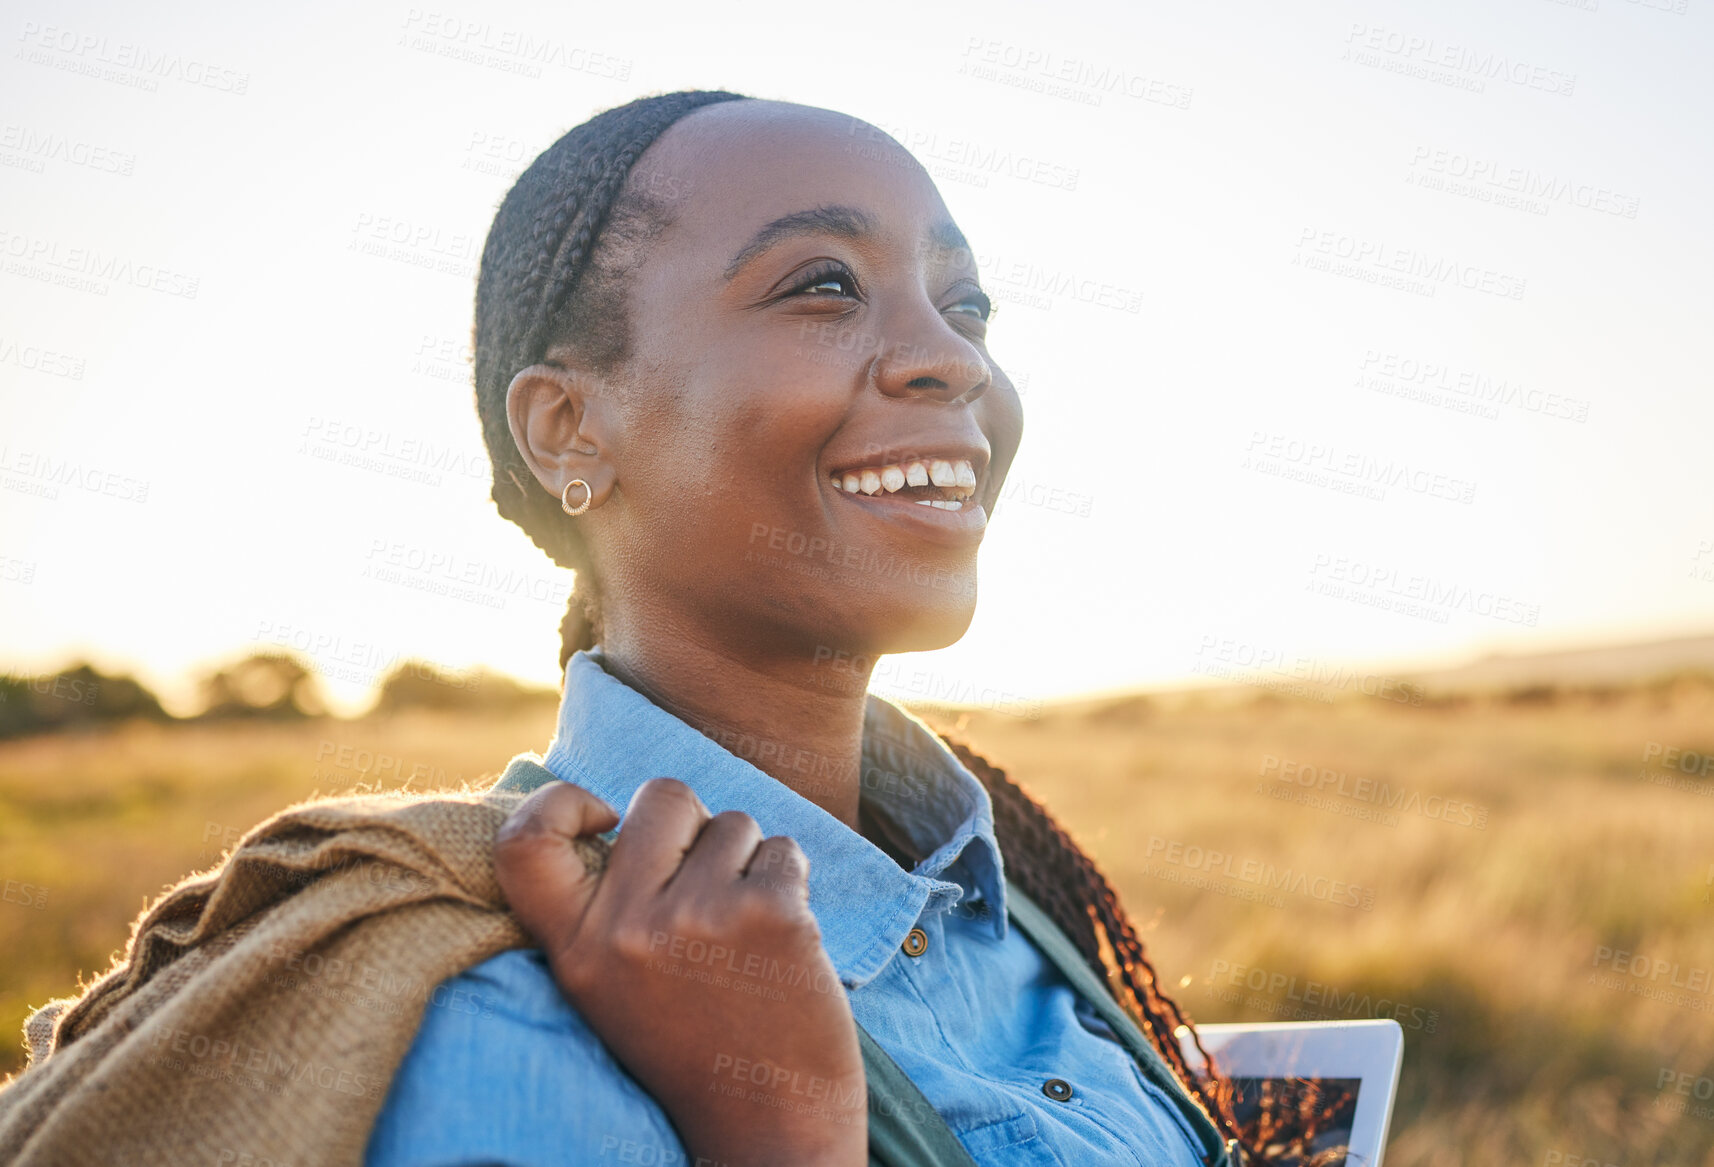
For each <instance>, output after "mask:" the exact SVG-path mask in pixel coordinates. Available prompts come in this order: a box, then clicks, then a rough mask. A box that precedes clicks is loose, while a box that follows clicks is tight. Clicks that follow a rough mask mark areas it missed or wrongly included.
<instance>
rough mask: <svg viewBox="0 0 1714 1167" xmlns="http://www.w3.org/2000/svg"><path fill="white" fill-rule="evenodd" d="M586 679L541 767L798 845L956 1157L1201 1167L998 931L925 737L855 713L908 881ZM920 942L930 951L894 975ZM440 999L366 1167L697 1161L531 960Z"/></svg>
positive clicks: (857, 975)
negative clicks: (722, 815) (651, 786)
mask: <svg viewBox="0 0 1714 1167" xmlns="http://www.w3.org/2000/svg"><path fill="white" fill-rule="evenodd" d="M601 662H602V658H601V654H600V649H599V648H597V649H594V650H592V651H589V652H581V653H578V654H577V655H575V656H574V657H573V658H572V660H571V662H570V664H569V665H568V667H567V669H566V682H565V695H564V698H563V700H562V703H561V706H560V714H559V726H558V731H557V733H556V736H555V738H554V740H553V742H552V744H551V745H550V747H549V749H548V753H547V756H546V757H545V758H544V759H543V760H542V761H543V765H545V766H546V767H547V768H548V769H549V770H551V771H552V772H553V773H554V774H555V775H557V776H558V777H560V778H562V779H564V780H566V781H568V782H575V783H577V784H578V785H580V786H583V787H584V788H586V789H588V790H590V791H592V792H594V793H595V794H597V795H599V796H600V797H601V798H603V799H605V800H606V801H607V802H608V803H609V804H610V805H612V806H613V807H614V808H615V809H616V810H619V811H620V812H623V811H624V809H625V807H626V806H627V804H628V803H629V802H630V799H631V795H632V793H633V792H634V791H635V790H636V788H637V787H638V786H640V785H641V784H642V783H643V782H645V781H647V780H648V779H650V778H654V777H657V776H662V775H666V776H671V777H675V778H678V779H680V780H681V781H683V782H684V783H686V784H687V785H688V786H690V787H691V789H693V790H695V791H696V793H697V795H698V797H700V798H701V799H702V801H703V803H704V804H706V805H707V807H708V808H709V810H710V811H711V812H716V813H718V812H719V811H723V810H742V811H746V812H747V813H749V814H750V815H751V816H752V817H754V818H755V820H756V822H757V823H758V824H759V825H760V827H761V829H762V832H763V834H765V835H790V836H791V837H792V838H794V839H796V840H797V842H798V844H799V846H801V847H802V848H803V850H804V853H805V854H806V855H807V856H808V858H809V862H810V875H809V895H810V908H811V910H812V911H813V912H814V913H815V917H816V921H817V923H818V924H819V925H820V928H821V937H822V944H823V946H824V947H825V948H826V950H827V954H828V956H829V957H830V958H831V960H832V963H833V967H834V969H835V970H836V971H837V972H838V974H839V977H840V979H841V980H842V981H843V982H844V984H845V987H846V991H847V993H848V995H849V998H850V1001H851V1008H852V1012H853V1014H854V1015H855V1016H856V1018H857V1020H858V1021H859V1022H860V1023H861V1024H862V1025H863V1027H864V1028H865V1029H867V1030H868V1031H869V1033H870V1035H871V1036H873V1037H874V1039H875V1040H876V1042H877V1043H879V1045H880V1046H881V1048H882V1049H884V1050H886V1052H887V1053H888V1054H889V1055H891V1057H892V1058H893V1060H894V1061H895V1062H897V1063H898V1065H899V1066H900V1068H901V1069H903V1070H904V1072H905V1073H906V1074H907V1075H908V1076H909V1077H910V1078H911V1080H912V1081H913V1082H915V1083H916V1085H917V1087H918V1088H919V1089H920V1090H921V1091H922V1093H923V1095H924V1096H925V1097H926V1098H927V1099H928V1101H929V1102H930V1103H931V1104H933V1106H934V1108H935V1110H936V1111H938V1112H939V1113H940V1114H941V1115H942V1116H943V1117H944V1118H945V1119H946V1121H947V1123H948V1125H949V1126H950V1127H951V1128H952V1130H953V1132H954V1133H955V1134H956V1135H957V1136H958V1139H959V1141H960V1142H962V1143H963V1144H964V1146H965V1147H966V1148H967V1149H968V1150H969V1152H970V1154H971V1155H972V1157H973V1158H975V1159H976V1160H977V1161H978V1162H979V1163H983V1164H990V1163H993V1164H1018V1165H1020V1167H1021V1165H1023V1164H1048V1163H1054V1164H1091V1163H1102V1164H1127V1163H1129V1164H1148V1165H1150V1167H1157V1165H1179V1164H1182V1165H1184V1167H1200V1164H1201V1162H1202V1159H1201V1152H1200V1150H1199V1145H1198V1142H1197V1139H1196V1135H1195V1133H1194V1132H1193V1131H1192V1129H1191V1128H1190V1126H1189V1125H1188V1123H1187V1122H1186V1120H1185V1118H1184V1116H1183V1115H1182V1114H1181V1113H1180V1112H1179V1110H1178V1108H1177V1107H1176V1106H1175V1105H1174V1103H1173V1102H1172V1101H1171V1100H1170V1099H1169V1098H1167V1097H1166V1095H1165V1094H1163V1093H1162V1092H1161V1090H1160V1089H1159V1088H1157V1087H1156V1086H1154V1085H1153V1084H1152V1083H1150V1082H1148V1081H1146V1080H1145V1079H1144V1078H1143V1076H1142V1074H1141V1073H1140V1072H1139V1071H1138V1069H1137V1065H1136V1063H1135V1061H1133V1060H1132V1058H1131V1057H1130V1055H1129V1054H1128V1053H1127V1052H1126V1051H1125V1050H1124V1049H1123V1048H1122V1047H1121V1046H1120V1045H1119V1043H1118V1042H1117V1041H1116V1040H1115V1039H1114V1038H1113V1036H1112V1033H1111V1030H1109V1029H1108V1028H1107V1026H1106V1025H1105V1024H1104V1023H1103V1022H1102V1021H1101V1020H1100V1019H1099V1018H1098V1017H1096V1016H1095V1014H1094V1012H1093V1010H1091V1009H1090V1008H1089V1006H1088V1005H1087V1003H1086V1002H1084V1001H1083V1000H1082V998H1081V997H1079V996H1078V994H1077V993H1076V991H1075V990H1074V989H1073V988H1072V987H1071V985H1070V984H1069V983H1068V982H1067V981H1066V979H1065V977H1064V975H1063V974H1061V973H1060V972H1059V970H1058V969H1057V968H1056V967H1055V966H1054V965H1053V964H1052V963H1051V962H1050V961H1049V960H1047V959H1046V958H1045V957H1044V956H1043V955H1042V953H1041V951H1040V950H1039V949H1038V948H1037V947H1036V946H1035V945H1034V944H1033V943H1032V942H1031V941H1030V940H1029V939H1028V938H1027V937H1025V936H1024V934H1023V933H1022V931H1020V930H1019V929H1017V928H1015V927H1009V926H1008V923H1007V919H1006V886H1005V880H1004V876H1003V872H1002V868H1001V860H1000V850H999V846H998V845H997V844H996V843H995V841H994V827H993V813H992V809H991V807H990V804H989V801H988V794H987V791H986V790H984V789H983V787H982V785H981V783H980V782H978V781H977V780H976V778H975V776H974V775H972V774H971V773H970V772H969V770H968V769H966V768H965V767H964V766H963V765H962V764H961V763H959V761H958V759H957V757H956V756H955V755H954V754H953V753H952V752H951V750H949V749H948V748H947V747H946V745H945V744H944V743H943V742H941V741H940V739H939V738H938V737H936V736H935V734H934V733H933V731H931V730H930V729H928V727H927V726H925V725H923V724H922V723H921V722H919V721H918V720H916V719H915V718H914V717H912V716H911V715H910V714H909V713H907V712H905V711H904V710H902V709H900V708H898V707H897V706H895V705H893V704H891V703H890V702H888V701H885V700H883V699H882V698H880V697H876V696H874V695H870V697H869V699H868V705H867V709H866V713H865V719H864V726H863V761H862V781H863V791H862V797H863V798H864V799H865V800H871V801H872V803H873V804H874V805H875V806H878V807H879V808H881V810H882V811H883V812H884V813H885V814H886V816H887V817H888V818H890V819H891V820H892V821H893V822H894V823H895V824H896V825H897V826H898V827H899V828H900V829H901V830H902V831H903V832H904V833H905V834H906V835H907V836H908V837H909V842H910V843H911V844H912V850H913V851H914V853H915V854H919V855H924V856H927V858H925V859H923V860H922V861H921V862H920V863H918V864H917V865H916V867H915V869H914V870H912V871H905V870H904V869H903V868H901V867H900V866H899V864H898V863H896V862H895V861H894V860H893V859H891V858H889V857H888V856H887V855H886V854H885V853H884V852H883V851H882V850H881V849H880V848H878V847H876V846H875V845H874V844H873V843H870V842H869V841H868V840H867V839H865V838H864V837H863V836H862V835H860V834H858V833H857V832H855V831H853V830H851V828H849V827H848V826H846V825H845V824H844V823H842V822H840V821H839V820H838V819H836V818H834V817H833V816H832V815H830V814H828V813H827V812H826V811H824V810H822V809H821V808H820V807H818V806H816V805H815V804H814V803H812V802H810V801H809V800H807V799H805V798H803V797H802V796H801V795H799V794H797V793H796V792H795V791H793V790H791V789H790V788H788V787H787V786H785V785H784V784H783V783H781V782H778V781H776V780H775V779H774V778H772V777H770V776H769V775H767V774H766V773H764V772H762V771H761V770H759V769H757V768H756V767H755V766H753V765H751V764H750V763H749V762H747V761H744V760H743V759H742V758H740V757H738V756H737V755H736V754H734V753H732V752H729V751H728V750H727V749H726V748H723V747H722V746H721V745H720V744H719V743H718V742H717V741H716V740H714V739H713V738H711V737H707V736H704V735H703V734H701V733H699V732H697V730H695V729H693V728H692V727H691V726H689V725H688V724H686V723H685V722H684V721H682V720H680V719H679V718H677V717H675V716H673V715H672V714H670V713H668V712H666V711H665V710H663V709H661V708H660V707H659V706H657V705H655V704H653V703H652V702H650V701H649V700H648V699H647V698H646V697H644V696H643V695H642V694H641V693H639V692H637V691H636V690H635V689H632V688H631V687H630V686H628V685H626V684H624V683H623V682H621V681H619V680H618V679H616V678H615V677H613V676H612V675H611V674H609V673H608V672H607V671H606V669H605V668H604V667H603V665H602V663H601ZM730 744H732V745H734V746H737V747H739V752H742V753H747V754H750V755H751V756H760V755H759V754H758V753H757V750H756V749H753V748H746V747H745V743H737V742H733V743H730ZM806 764H811V763H809V762H807V761H806ZM917 928H920V929H921V930H922V931H923V932H924V933H925V934H926V935H927V937H928V944H927V947H926V949H923V950H922V951H921V952H920V954H919V955H915V956H910V955H906V953H905V951H904V950H903V946H905V945H906V943H907V935H908V934H909V933H910V932H911V930H912V929H917ZM916 946H917V945H916V943H915V942H913V943H912V944H911V947H912V948H915V947H916ZM434 999H435V1000H437V1001H440V1000H447V1001H460V1002H463V1004H464V1007H461V1008H457V1009H453V1008H430V1009H428V1010H427V1011H426V1015H425V1016H424V1018H423V1022H422V1025H421V1028H420V1029H419V1030H418V1032H417V1036H416V1041H415V1043H414V1044H413V1045H412V1047H411V1049H410V1052H409V1053H408V1054H407V1055H406V1056H405V1059H404V1061H403V1063H402V1064H401V1065H400V1067H399V1072H398V1074H397V1076H396V1077H395V1078H394V1080H393V1083H392V1087H391V1090H390V1092H389V1094H388V1096H387V1100H386V1102H385V1104H384V1106H383V1108H382V1111H381V1114H380V1117H379V1119H378V1120H377V1122H376V1125H375V1129H374V1131H373V1133H372V1135H371V1137H370V1142H369V1147H368V1153H367V1157H366V1162H367V1164H368V1165H369V1167H407V1165H408V1167H455V1165H459V1167H474V1165H476V1164H495V1163H499V1164H508V1165H512V1167H558V1165H560V1164H568V1163H579V1164H614V1165H619V1164H643V1165H649V1167H670V1165H674V1164H678V1165H685V1167H689V1165H690V1164H691V1163H692V1162H693V1160H691V1159H690V1158H689V1157H688V1156H687V1155H686V1153H685V1151H684V1148H683V1146H682V1145H681V1144H680V1143H679V1140H678V1136H677V1135H676V1134H675V1133H674V1130H673V1127H672V1125H671V1123H670V1122H669V1121H668V1120H667V1117H666V1114H665V1112H663V1111H662V1110H661V1108H660V1107H659V1106H658V1105H656V1103H655V1101H654V1100H653V1099H652V1098H651V1097H650V1096H649V1095H648V1093H647V1092H645V1091H644V1090H643V1088H642V1087H641V1086H639V1085H638V1084H637V1083H636V1082H635V1081H634V1080H633V1079H632V1078H631V1077H630V1076H629V1075H628V1074H627V1073H626V1072H625V1071H624V1069H623V1068H621V1067H620V1065H619V1064H618V1063H617V1062H616V1061H615V1060H614V1058H613V1056H612V1054H610V1053H609V1052H608V1050H607V1048H606V1046H605V1045H603V1044H602V1042H601V1040H600V1039H599V1038H598V1037H596V1036H595V1034H594V1032H593V1031H592V1030H591V1029H590V1028H589V1026H588V1025H587V1024H585V1022H584V1020H583V1018H582V1017H581V1016H580V1015H579V1014H578V1013H577V1011H576V1010H575V1009H573V1008H572V1007H571V1006H570V1005H569V1004H567V1003H566V1001H565V999H564V998H563V997H562V996H561V995H560V992H559V989H558V988H557V986H556V985H555V984H554V981H553V976H552V974H551V972H550V971H549V969H548V967H547V963H546V961H545V959H544V958H543V956H542V954H541V952H540V951H538V950H535V949H519V950H514V951H510V952H505V953H502V954H501V955H499V956H496V957H494V958H493V959H491V960H488V961H486V962H484V963H482V964H479V965H477V966H476V967H474V968H471V969H469V970H467V971H466V972H464V973H463V974H461V975H459V976H457V977H453V978H452V979H451V980H449V981H447V982H445V984H444V985H443V986H442V988H441V990H439V991H437V992H436V994H435V995H434ZM473 1005H474V1006H476V1007H471V1006H473ZM1050 1079H1060V1080H1062V1081H1063V1082H1065V1083H1069V1084H1070V1087H1071V1095H1070V1097H1069V1098H1068V1099H1065V1100H1064V1101H1057V1100H1055V1099H1054V1098H1053V1097H1050V1096H1049V1095H1048V1094H1047V1093H1045V1092H1044V1090H1043V1086H1044V1084H1045V1083H1047V1082H1048V1081H1049V1080H1050ZM1056 1092H1057V1093H1063V1091H1060V1090H1057V1088H1056Z"/></svg>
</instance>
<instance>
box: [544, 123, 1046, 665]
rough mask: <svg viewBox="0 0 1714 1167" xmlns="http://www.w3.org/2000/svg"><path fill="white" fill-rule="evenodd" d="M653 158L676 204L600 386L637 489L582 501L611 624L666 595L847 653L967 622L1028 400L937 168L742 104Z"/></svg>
mask: <svg viewBox="0 0 1714 1167" xmlns="http://www.w3.org/2000/svg"><path fill="white" fill-rule="evenodd" d="M633 178H634V180H635V181H639V182H642V183H644V184H645V189H647V190H649V191H652V192H654V194H655V197H657V198H666V199H669V200H672V201H671V202H670V205H669V210H670V212H671V217H672V222H671V225H670V226H668V227H667V228H666V229H665V230H664V231H663V232H662V233H661V235H660V236H659V237H658V239H656V240H655V241H654V242H652V243H651V244H648V245H647V246H646V258H644V259H643V260H642V262H641V264H640V266H639V267H638V268H637V270H636V272H635V274H634V278H633V280H632V282H631V284H630V286H629V303H630V310H629V315H630V321H631V338H630V339H631V359H630V360H629V361H628V362H627V363H626V365H625V366H624V367H623V369H622V371H621V372H620V373H619V374H617V375H616V377H615V378H614V379H613V383H611V384H610V385H609V386H608V388H609V389H610V390H611V392H608V393H606V394H604V395H603V396H602V398H601V399H600V401H599V402H598V403H596V404H592V405H591V406H590V409H591V413H590V421H591V431H592V432H593V433H595V434H598V435H599V441H598V444H599V445H601V446H602V449H603V453H604V455H605V456H606V457H607V458H608V459H609V460H610V461H611V465H612V468H613V472H614V482H615V488H614V492H613V495H612V497H611V499H610V500H609V501H607V502H606V503H605V505H603V506H602V507H600V508H597V509H596V510H595V511H592V512H590V514H589V515H588V516H585V518H583V519H579V520H577V521H579V522H586V521H587V520H588V519H596V520H597V522H596V523H595V524H592V525H591V528H590V529H589V535H590V537H591V539H592V541H593V543H594V545H595V551H596V555H597V562H598V563H599V564H600V574H601V576H602V581H603V592H604V607H605V608H606V611H607V619H608V621H609V629H610V631H611V630H612V621H613V620H614V619H615V618H620V619H626V618H631V617H632V615H633V614H635V616H636V617H638V618H651V619H659V617H660V614H661V613H663V612H670V613H673V619H674V620H675V622H676V621H679V620H682V621H684V622H685V624H684V626H683V627H682V628H680V629H676V630H675V631H676V632H678V633H681V634H689V635H698V636H710V637H715V638H718V639H719V640H721V641H730V640H733V639H735V640H736V641H737V643H740V644H743V645H746V646H751V647H754V648H757V649H765V650H767V651H771V652H781V651H786V652H796V651H800V650H801V651H803V652H804V653H806V654H807V655H809V656H810V658H811V659H813V660H818V661H827V662H829V663H830V664H831V665H833V666H834V667H837V662H840V661H843V660H846V659H848V658H846V657H845V656H844V655H843V654H846V653H851V654H874V653H881V652H905V651H917V650H923V649H930V648H938V647H942V646H944V645H947V644H950V643H952V642H953V641H955V640H957V639H958V638H959V637H960V636H962V635H963V633H964V631H965V629H966V628H967V627H968V626H969V623H970V619H971V617H972V615H973V613H974V610H975V601H976V590H975V581H976V552H977V546H978V544H979V543H980V542H981V539H982V535H983V528H984V526H985V524H986V522H987V519H988V516H989V515H991V514H992V513H993V510H994V504H995V501H996V500H997V498H998V496H999V491H1000V486H1001V483H1002V481H1003V480H1004V478H1005V475H1006V471H1007V468H1008V467H1009V466H1010V465H1011V462H1012V458H1013V455H1014V454H1015V453H1016V452H1017V448H1018V440H1019V437H1020V435H1021V433H1022V429H1023V415H1022V410H1021V408H1020V406H1019V403H1018V396H1017V392H1016V391H1015V390H1014V389H1013V387H1012V384H1011V382H1010V381H1008V380H1007V379H1006V376H1005V374H1004V373H1002V372H1001V371H1000V369H999V367H998V366H997V365H995V364H994V362H993V360H992V359H991V358H990V357H989V355H988V349H987V342H986V332H987V323H986V319H985V318H986V316H987V313H988V300H987V297H986V296H984V295H983V294H982V292H981V289H980V286H979V284H978V282H977V271H976V265H975V260H974V256H973V255H972V253H971V251H970V249H969V247H968V246H966V245H965V244H964V241H963V238H962V236H961V235H960V234H959V233H958V230H957V228H956V227H955V226H954V225H953V223H952V220H951V217H950V216H949V215H948V213H947V211H946V207H945V206H944V205H943V204H942V202H941V199H940V195H939V193H938V192H937V191H936V190H935V188H934V184H933V183H932V182H931V181H930V179H929V177H928V175H927V174H926V173H925V172H924V171H923V170H922V168H921V166H920V165H918V164H917V163H916V162H915V160H914V159H911V158H910V156H909V155H908V154H906V153H905V151H904V150H903V149H902V148H900V147H898V146H897V145H896V144H894V143H893V142H892V141H891V140H890V139H887V138H885V137H883V136H882V135H880V134H879V133H878V132H877V131H875V130H874V129H873V128H871V127H869V126H867V125H865V124H863V123H861V122H856V121H854V120H853V119H851V118H848V117H845V116H843V115H840V114H836V113H832V112H829V111H826V110H817V109H811V108H808V107H804V106H794V105H785V104H779V103H773V102H761V101H736V102H728V103H724V104H719V105H714V106H710V107H706V108H704V109H702V110H699V111H697V112H695V113H693V114H691V115H689V116H687V117H686V118H684V119H683V120H681V121H680V122H678V123H676V124H675V125H674V126H673V127H672V128H671V129H670V130H668V131H667V132H666V133H665V134H664V135H662V137H661V138H660V139H659V140H658V141H657V142H656V143H655V145H654V146H653V147H652V148H651V149H650V150H649V151H648V152H647V153H646V154H645V155H644V156H643V158H642V159H641V160H640V161H639V162H638V164H637V167H636V168H635V171H634V174H633ZM675 195H676V196H678V197H677V198H676V199H675V198H674V196H675ZM602 409H606V410H608V411H609V412H606V413H602V412H601V410H602ZM925 477H926V479H927V480H928V481H927V482H924V479H925ZM930 499H932V500H934V501H935V502H938V504H939V505H924V502H925V501H926V500H930ZM639 601H641V603H639Z"/></svg>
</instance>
